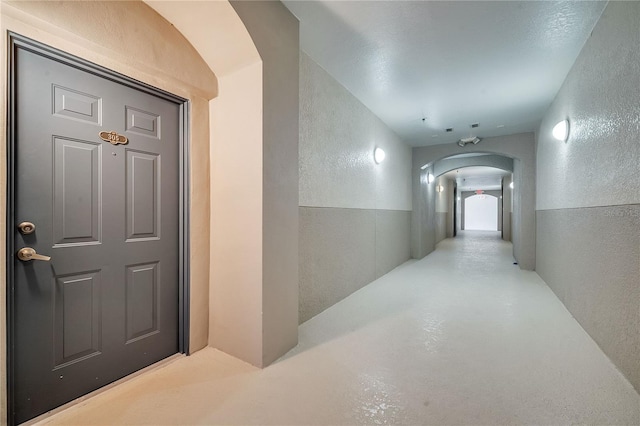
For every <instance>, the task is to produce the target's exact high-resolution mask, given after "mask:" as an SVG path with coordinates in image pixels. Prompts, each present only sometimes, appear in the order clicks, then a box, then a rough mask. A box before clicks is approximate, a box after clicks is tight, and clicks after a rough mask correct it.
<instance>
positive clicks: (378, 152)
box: [373, 148, 387, 164]
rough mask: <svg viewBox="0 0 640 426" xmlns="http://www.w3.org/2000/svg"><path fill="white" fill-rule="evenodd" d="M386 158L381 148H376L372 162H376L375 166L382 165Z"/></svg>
mask: <svg viewBox="0 0 640 426" xmlns="http://www.w3.org/2000/svg"><path fill="white" fill-rule="evenodd" d="M386 156H387V154H385V153H384V150H383V149H382V148H376V149H375V150H374V151H373V160H374V161H375V162H376V164H380V163H382V162H383V161H384V158H385V157H386Z"/></svg>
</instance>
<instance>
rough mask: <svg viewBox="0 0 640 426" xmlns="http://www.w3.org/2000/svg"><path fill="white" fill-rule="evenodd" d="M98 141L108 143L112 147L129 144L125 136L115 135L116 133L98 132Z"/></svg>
mask: <svg viewBox="0 0 640 426" xmlns="http://www.w3.org/2000/svg"><path fill="white" fill-rule="evenodd" d="M100 139H102V140H103V141H105V142H110V143H111V144H113V145H118V144H121V145H125V144H127V143H128V142H129V139H127V137H126V136H122V135H119V134H117V133H116V132H113V131H111V132H100Z"/></svg>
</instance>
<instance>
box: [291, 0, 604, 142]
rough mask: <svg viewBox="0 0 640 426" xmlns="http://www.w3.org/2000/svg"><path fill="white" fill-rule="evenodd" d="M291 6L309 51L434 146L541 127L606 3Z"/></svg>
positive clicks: (399, 129)
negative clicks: (446, 130)
mask: <svg viewBox="0 0 640 426" xmlns="http://www.w3.org/2000/svg"><path fill="white" fill-rule="evenodd" d="M284 4H285V6H287V7H288V8H289V9H290V10H291V11H292V12H293V13H294V14H295V15H296V16H297V17H298V19H300V31H301V33H300V40H301V47H302V49H303V50H304V51H305V52H306V53H307V54H308V55H309V56H310V57H311V58H313V59H314V60H315V61H316V62H317V63H318V64H319V65H320V66H322V67H323V68H324V69H325V70H327V71H328V72H329V73H330V74H331V75H332V76H333V77H334V78H335V79H336V80H338V81H339V82H340V83H341V84H342V85H343V86H345V87H346V88H347V89H348V90H349V91H350V92H351V93H353V94H354V95H355V96H356V97H357V98H358V99H360V101H361V102H362V103H364V104H365V105H366V106H367V107H368V108H369V109H370V110H371V111H373V112H374V113H375V114H376V115H377V116H378V117H380V118H381V119H382V120H383V121H384V122H385V123H387V125H388V126H389V127H391V128H392V129H393V130H394V131H395V132H396V133H397V134H398V135H399V136H400V137H401V138H403V140H404V141H405V142H407V143H408V144H410V145H413V146H425V145H435V144H441V143H448V142H455V141H456V140H458V139H459V138H461V137H468V136H470V135H471V134H473V135H474V136H475V135H477V136H480V137H489V136H498V135H507V134H514V133H520V132H529V131H534V130H536V129H537V126H538V124H539V122H540V120H541V119H542V116H543V114H544V112H545V110H546V109H547V108H548V106H549V105H550V103H551V102H552V101H553V98H554V97H555V95H556V93H557V92H558V90H559V88H560V86H561V84H562V82H563V81H564V78H565V77H566V75H567V73H568V72H569V69H570V68H571V66H572V65H573V63H574V61H575V59H576V57H577V56H578V53H579V52H580V49H581V48H582V46H583V45H584V43H585V41H586V40H587V38H588V37H589V34H590V32H591V30H592V29H593V27H594V25H595V23H596V22H597V20H598V18H599V17H600V15H601V13H602V11H603V9H604V7H605V5H606V2H589V1H567V2H556V1H549V2H547V1H498V2H483V1H471V2H466V1H443V2H436V1H433V2H431V1H409V2H405V1H375V2H367V1H346V2H343V1H287V0H285V1H284ZM424 117H426V120H424V121H423V120H422V119H423V118H424ZM472 123H479V125H480V126H479V127H478V128H476V129H471V128H470V127H469V126H470V124H472ZM502 126H504V127H502ZM446 128H453V129H454V130H453V131H452V132H450V133H446V132H445V129H446Z"/></svg>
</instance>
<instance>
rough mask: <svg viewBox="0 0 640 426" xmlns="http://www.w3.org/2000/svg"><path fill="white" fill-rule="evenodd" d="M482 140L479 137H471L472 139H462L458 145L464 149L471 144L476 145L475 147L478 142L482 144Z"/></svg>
mask: <svg viewBox="0 0 640 426" xmlns="http://www.w3.org/2000/svg"><path fill="white" fill-rule="evenodd" d="M481 140H482V139H480V138H479V137H477V136H471V137H468V138H462V139H460V140H459V141H458V145H460V146H462V147H464V146H465V145H468V144H470V143H472V144H474V145H475V144H477V143H478V142H480V141H481Z"/></svg>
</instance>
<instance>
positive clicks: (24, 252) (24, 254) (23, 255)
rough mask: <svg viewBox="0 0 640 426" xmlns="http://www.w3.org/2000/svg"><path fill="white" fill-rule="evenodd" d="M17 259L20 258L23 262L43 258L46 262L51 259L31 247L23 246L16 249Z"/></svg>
mask: <svg viewBox="0 0 640 426" xmlns="http://www.w3.org/2000/svg"><path fill="white" fill-rule="evenodd" d="M18 259H20V260H22V261H23V262H26V261H28V260H43V261H45V262H48V261H50V260H51V257H50V256H44V255H42V254H38V253H36V251H35V250H34V249H32V248H31V247H23V248H21V249H20V250H18Z"/></svg>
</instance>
